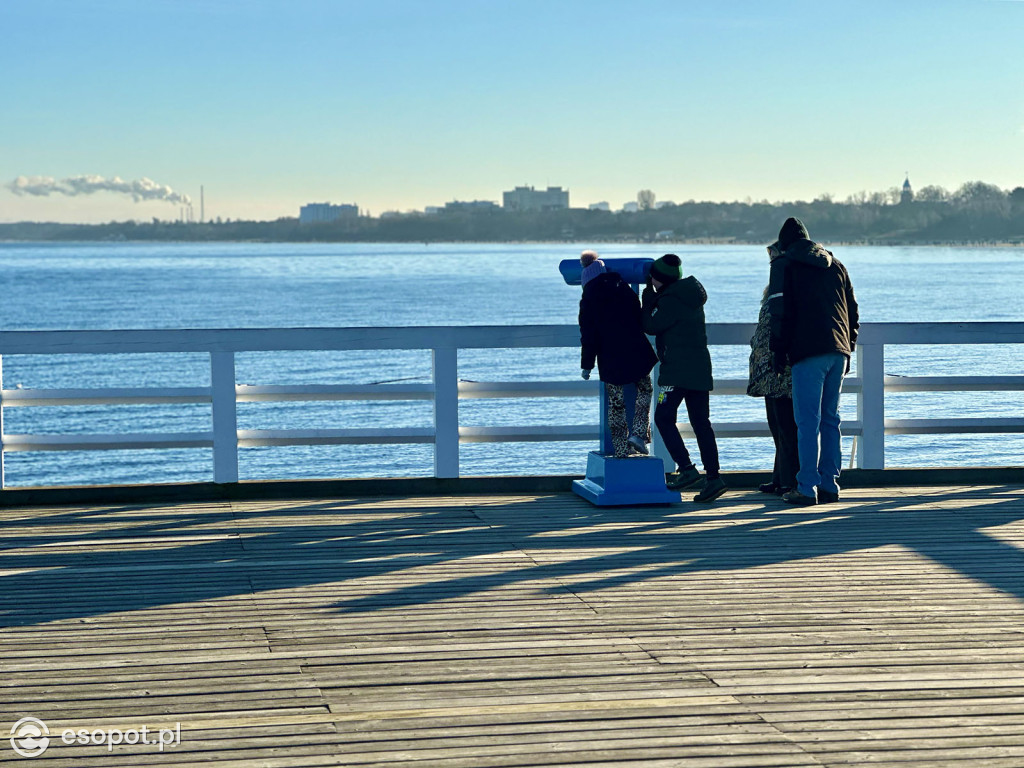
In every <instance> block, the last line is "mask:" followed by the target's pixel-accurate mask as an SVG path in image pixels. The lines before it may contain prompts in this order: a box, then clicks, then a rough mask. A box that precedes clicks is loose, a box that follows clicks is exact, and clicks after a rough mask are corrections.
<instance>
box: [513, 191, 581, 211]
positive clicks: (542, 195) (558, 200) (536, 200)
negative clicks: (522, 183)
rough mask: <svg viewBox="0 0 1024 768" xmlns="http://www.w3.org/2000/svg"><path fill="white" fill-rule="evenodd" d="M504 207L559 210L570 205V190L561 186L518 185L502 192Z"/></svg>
mask: <svg viewBox="0 0 1024 768" xmlns="http://www.w3.org/2000/svg"><path fill="white" fill-rule="evenodd" d="M502 207H503V208H505V210H509V211H557V210H563V209H566V208H568V207H569V190H568V189H562V188H561V187H548V188H547V189H534V188H533V187H516V188H515V189H513V190H512V191H511V192H503V193H502Z"/></svg>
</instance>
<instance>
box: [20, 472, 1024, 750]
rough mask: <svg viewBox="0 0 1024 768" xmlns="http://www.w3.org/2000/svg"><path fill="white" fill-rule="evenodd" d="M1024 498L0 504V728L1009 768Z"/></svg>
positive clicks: (203, 739)
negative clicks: (143, 729)
mask: <svg viewBox="0 0 1024 768" xmlns="http://www.w3.org/2000/svg"><path fill="white" fill-rule="evenodd" d="M1022 498H1024V488H1022V487H1021V486H1017V485H1013V486H1010V485H993V486H972V487H968V486H961V487H918V488H885V489H872V488H864V489H854V490H850V491H846V492H844V498H843V500H841V501H840V502H839V503H838V504H833V505H826V506H819V507H812V508H792V507H788V506H786V505H785V504H783V503H782V502H781V501H779V500H777V499H775V498H774V497H766V496H764V495H761V494H758V493H756V492H750V491H734V492H731V493H730V494H728V495H726V496H725V497H723V498H722V499H720V500H719V501H718V502H717V503H715V504H714V505H710V506H703V507H702V506H697V505H694V504H691V503H684V504H682V505H677V506H672V507H649V508H595V507H592V506H590V505H589V504H587V503H586V502H584V501H582V500H581V499H579V498H577V497H575V496H572V495H570V494H565V493H551V494H534V495H492V496H487V495H481V496H457V497H442V496H429V497H402V498H396V497H390V498H380V497H377V498H346V499H333V500H332V499H319V500H311V499H303V500H261V501H255V500H254V501H221V502H192V503H185V502H181V503H173V504H162V505H161V504H142V503H138V504H136V503H131V504H118V505H106V506H84V505H83V506H77V507H76V506H70V505H66V506H62V507H46V508H21V509H18V508H11V509H3V510H0V650H2V654H0V671H2V673H3V674H2V677H0V702H2V703H0V728H2V729H3V732H4V733H5V735H6V733H7V728H8V727H10V726H12V725H14V723H15V722H16V721H18V720H19V719H20V718H22V717H26V716H31V717H36V718H39V719H40V720H42V721H44V722H46V724H47V725H48V727H49V728H50V732H51V737H53V735H54V734H56V737H55V738H52V741H51V744H50V746H49V748H48V750H47V751H46V753H45V754H43V755H42V756H41V757H37V758H35V759H34V760H33V762H32V764H33V765H42V766H47V765H52V766H58V765H61V766H63V765H67V766H71V765H74V766H82V765H84V766H90V765H96V766H100V765H125V764H127V763H129V762H130V763H139V764H168V765H185V764H189V763H196V764H198V763H200V762H202V763H204V764H209V762H210V761H214V762H216V763H217V764H218V765H221V764H224V765H238V766H256V765H259V766H267V767H268V768H269V767H270V766H282V768H284V766H297V765H303V766H307V765H308V766H314V765H317V766H318V765H360V764H366V765H368V764H373V765H389V766H403V765H418V766H442V767H451V768H455V766H513V765H548V764H552V765H553V764H562V765H565V764H571V765H606V766H611V765H621V764H625V763H627V762H629V761H634V763H633V764H636V765H644V766H655V767H657V766H662V765H664V766H668V765H679V764H680V761H684V762H683V764H685V765H687V766H690V765H694V766H700V765H714V766H731V765H736V766H741V765H742V766H747V765H829V766H832V765H836V766H838V765H846V764H849V763H853V762H862V761H871V762H872V764H873V765H896V764H899V765H901V766H904V767H906V766H915V765H916V766H940V765H962V766H965V768H966V766H974V765H993V766H995V765H1006V766H1010V765H1014V766H1020V765H1024V551H1022V549H1021V542H1022V540H1024V501H1022ZM4 723H7V726H4ZM177 723H180V725H181V736H182V741H181V744H180V745H178V746H175V747H173V748H167V749H166V750H165V751H163V752H159V753H155V752H154V751H153V750H152V749H149V750H148V751H147V750H146V749H145V748H144V747H143V745H122V746H119V747H117V748H115V749H114V750H113V751H112V752H108V751H107V749H106V747H100V746H96V745H92V744H85V745H82V744H77V743H76V744H71V745H69V744H66V743H64V742H62V741H61V739H60V734H61V733H62V731H63V730H64V729H65V728H74V729H76V730H77V729H81V728H107V729H109V728H120V729H122V730H124V729H127V728H132V727H138V726H141V725H147V726H149V727H150V728H151V729H157V728H161V727H168V726H170V727H173V726H174V725H175V724H177ZM11 748H12V746H11V745H10V744H9V743H8V742H6V741H5V742H3V743H2V744H0V753H2V754H3V755H4V757H5V759H6V758H9V757H17V756H16V755H15V754H14V753H13V752H12V751H11Z"/></svg>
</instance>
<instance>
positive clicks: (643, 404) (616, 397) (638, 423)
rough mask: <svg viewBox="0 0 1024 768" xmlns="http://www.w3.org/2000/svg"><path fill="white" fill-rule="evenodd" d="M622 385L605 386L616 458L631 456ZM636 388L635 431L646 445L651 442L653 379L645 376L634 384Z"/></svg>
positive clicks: (633, 432) (609, 423)
mask: <svg viewBox="0 0 1024 768" xmlns="http://www.w3.org/2000/svg"><path fill="white" fill-rule="evenodd" d="M623 386H624V385H622V384H605V385H604V388H605V391H606V392H607V393H608V426H609V427H610V428H611V433H612V446H613V447H614V448H615V457H616V458H620V459H621V458H624V457H626V456H628V455H629V443H628V442H627V441H628V440H629V435H630V430H629V428H628V427H627V426H626V401H625V398H624V397H623V394H622V389H623ZM634 386H635V387H636V404H635V405H634V406H633V431H632V434H634V435H636V436H637V437H639V438H640V439H641V440H643V441H644V442H645V443H649V442H651V394H652V393H653V391H654V388H653V387H652V386H651V377H650V376H644V377H643V378H642V379H640V381H638V382H636V383H635V384H634Z"/></svg>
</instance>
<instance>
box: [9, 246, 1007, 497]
mask: <svg viewBox="0 0 1024 768" xmlns="http://www.w3.org/2000/svg"><path fill="white" fill-rule="evenodd" d="M585 247H590V248H596V249H597V250H598V251H599V252H600V253H601V255H602V256H605V257H609V258H615V257H624V256H655V257H656V256H660V255H661V254H662V253H663V252H664V251H665V250H666V246H664V245H662V246H656V245H634V244H614V245H612V244H601V243H578V244H529V245H519V244H516V245H510V244H458V245H451V244H431V245H425V244H412V245H409V244H287V243H284V244H283V243H229V244H222V243H217V244H200V243H160V244H143V243H101V244H95V243H89V244H82V243H61V244H51V243H46V244H21V243H0V281H2V284H3V287H4V290H3V300H2V301H0V329H3V330H23V329H59V330H68V329H151V328H178V329H181V328H279V327H292V328H296V327H352V326H423V325H520V324H575V322H576V315H577V311H578V303H579V294H580V289H579V287H578V286H577V287H574V286H568V285H565V283H564V282H563V281H562V279H561V277H560V276H559V273H558V263H559V262H560V261H561V260H562V259H567V258H575V257H577V256H578V254H579V252H580V250H582V249H583V248H585ZM671 250H674V251H675V252H676V253H678V254H679V255H680V256H681V258H682V260H683V267H684V271H685V272H686V273H687V274H693V275H695V276H696V277H697V278H698V279H699V280H700V281H701V282H702V283H703V284H704V286H705V288H706V290H707V293H708V303H707V306H706V314H707V319H708V322H719V323H732V322H743V323H752V322H755V321H756V319H757V313H758V305H759V302H760V298H761V293H762V290H763V288H764V285H765V283H766V282H767V277H768V259H767V254H766V252H765V249H764V247H762V246H735V245H728V246H726V245H714V246H703V245H673V246H671ZM833 250H834V252H835V255H836V256H837V257H838V258H840V259H841V260H842V261H843V263H844V264H845V265H846V266H847V269H848V270H849V272H850V275H851V278H852V280H853V283H854V287H855V290H856V293H857V298H858V301H859V303H860V313H861V321H862V322H900V321H912V322H920V321H939V322H948V321H997V320H998V321H1024V303H1022V302H1021V300H1020V296H1019V291H1020V288H1019V286H1021V285H1024V250H1021V249H1013V248H961V247H867V246H842V247H835V248H834V249H833ZM1022 352H1024V350H1021V349H1020V348H1019V347H1015V346H1013V345H991V346H989V345H985V346H973V347H949V346H927V347H898V346H890V347H887V350H886V373H887V374H888V375H906V376H925V375H936V376H941V375H954V374H955V375H964V374H970V375H1006V374H1018V373H1019V372H1020V369H1021V364H1020V363H1021V356H1022ZM747 354H748V350H747V349H746V348H744V347H715V348H713V349H712V358H713V363H714V369H715V376H716V377H717V378H723V379H743V378H745V377H746V375H747ZM236 368H237V374H236V375H237V381H238V382H239V383H241V384H253V385H286V384H370V383H376V382H399V381H405V382H417V381H422V382H426V381H429V380H430V353H429V351H391V352H386V353H383V354H382V353H380V352H377V351H373V352H287V353H241V354H239V355H237V360H236ZM579 368H580V360H579V350H578V349H574V348H564V349H526V350H464V351H462V352H460V355H459V376H460V378H461V379H465V380H475V381H529V380H571V379H577V378H578V377H579ZM209 383H210V382H209V357H208V355H205V354H196V355H149V354H144V355H99V356H97V355H59V356H42V355H40V356H34V355H17V356H6V357H5V358H4V359H3V385H4V388H6V389H12V388H18V387H22V388H26V389H36V388H87V387H139V386H144V387H187V386H208V385H209ZM711 410H712V420H713V421H721V422H728V421H748V420H757V419H762V418H763V413H764V411H763V401H762V400H760V399H755V398H748V397H715V398H713V399H712V401H711ZM842 410H843V416H844V418H846V419H851V418H853V417H854V416H855V413H856V411H855V402H854V398H853V397H852V396H850V395H844V397H843V403H842ZM1022 413H1024V394H1022V393H1019V392H1003V393H999V392H996V393H907V394H902V393H890V394H888V395H887V397H886V415H887V416H888V417H890V418H942V417H965V416H1007V417H1014V416H1020V415H1021V414H1022ZM460 421H461V423H462V424H463V425H465V426H501V425H540V424H553V425H557V424H596V423H597V421H598V404H597V402H596V398H573V399H543V398H538V399H515V400H510V399H502V400H465V401H462V402H461V403H460ZM431 423H432V413H431V405H430V403H429V402H362V403H361V402H357V401H343V402H337V401H336V402H323V403H315V402H314V403H242V404H240V405H239V412H238V426H239V428H240V429H331V428H367V427H429V426H431ZM3 426H4V431H5V433H7V434H49V433H56V434H87V433H118V432H125V433H141V432H195V431H207V430H209V429H210V406H209V405H146V406H131V405H124V406H93V407H82V406H76V407H70V406H68V407H64V406H55V407H45V408H7V409H5V410H4V425H3ZM719 442H720V451H721V456H722V466H723V469H725V470H726V471H728V470H738V469H765V468H767V467H769V466H770V464H771V459H772V455H773V448H772V445H771V441H770V439H768V438H744V439H722V440H720V441H719ZM593 447H594V445H593V444H592V443H589V442H583V443H580V442H567V443H536V444H532V443H509V444H502V443H485V444H472V443H471V444H466V445H463V446H461V450H460V456H461V472H462V474H464V475H490V474H580V473H582V472H583V470H584V468H585V464H586V453H587V451H588V450H591V449H592V448H593ZM693 447H694V448H695V446H693ZM1022 447H1024V437H1022V436H1018V435H928V436H899V435H897V436H889V437H887V439H886V463H887V465H888V466H948V465H957V466H964V465H975V466H984V465H1005V464H1017V463H1019V461H1020V459H1019V457H1020V455H1021V449H1022ZM851 448H852V446H851V444H850V441H849V440H846V441H845V444H844V451H845V452H846V454H847V456H849V454H850V452H851ZM693 452H694V454H696V451H695V450H694V451H693ZM211 467H212V456H211V451H209V450H208V449H192V450H161V451H97V452H67V453H58V452H27V453H11V454H8V455H7V456H6V458H5V471H6V482H7V484H8V485H9V486H28V485H69V484H101V483H138V482H142V483H145V482H182V481H205V480H209V479H211V472H212V470H211ZM239 472H240V476H241V478H242V479H268V478H274V479H283V478H310V477H327V478H342V477H370V476H373V477H379V476H392V477H402V476H425V475H431V474H432V472H433V458H432V446H430V445H408V446H406V445H390V446H296V447H272V448H252V449H242V450H240V452H239Z"/></svg>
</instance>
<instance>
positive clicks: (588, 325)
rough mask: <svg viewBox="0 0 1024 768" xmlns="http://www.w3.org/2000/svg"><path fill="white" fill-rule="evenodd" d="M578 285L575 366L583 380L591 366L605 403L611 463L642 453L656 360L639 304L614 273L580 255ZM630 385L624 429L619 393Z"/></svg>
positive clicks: (647, 434)
mask: <svg viewBox="0 0 1024 768" xmlns="http://www.w3.org/2000/svg"><path fill="white" fill-rule="evenodd" d="M580 263H581V264H582V265H583V272H582V274H581V279H580V282H581V283H582V285H583V296H582V298H581V299H580V314H579V323H580V342H581V345H582V348H583V349H582V356H581V361H580V367H581V370H582V375H583V378H584V379H589V378H590V372H591V371H592V370H593V369H594V365H595V363H596V365H597V370H598V375H599V377H600V379H601V381H602V382H603V383H604V384H605V392H606V397H607V398H608V425H609V427H610V429H611V433H612V445H613V446H614V449H615V453H614V456H615V457H616V458H625V457H626V456H628V455H629V454H630V451H631V450H632V451H635V452H636V453H640V454H647V453H648V449H647V444H648V443H650V442H651V395H652V394H653V386H652V385H651V369H652V368H654V364H655V363H656V362H658V356H657V355H656V354H655V353H654V350H653V349H652V348H651V343H650V342H649V341H648V340H647V337H646V336H645V335H644V331H643V327H642V325H641V316H640V300H639V298H637V295H636V293H634V292H633V289H632V288H630V287H629V285H627V284H626V282H625V281H623V279H622V277H621V276H620V275H619V274H618V273H617V272H610V271H608V270H607V269H606V267H605V265H604V262H603V261H601V260H600V259H599V258H598V257H597V254H596V253H594V252H593V251H584V252H583V255H582V256H581V257H580ZM627 384H633V385H635V386H636V401H635V403H634V406H633V424H632V429H630V428H629V427H628V426H627V424H626V404H625V397H624V393H623V388H624V387H625V385H627Z"/></svg>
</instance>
